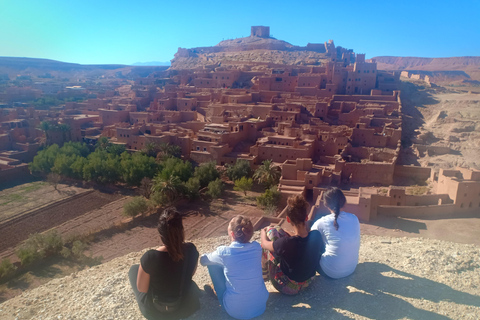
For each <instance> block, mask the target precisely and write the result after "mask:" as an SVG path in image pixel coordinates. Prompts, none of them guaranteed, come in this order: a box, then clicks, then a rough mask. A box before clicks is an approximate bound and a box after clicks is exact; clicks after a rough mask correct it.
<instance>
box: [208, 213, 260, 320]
mask: <svg viewBox="0 0 480 320" xmlns="http://www.w3.org/2000/svg"><path fill="white" fill-rule="evenodd" d="M228 235H229V236H230V239H231V241H232V243H231V244H230V245H229V246H220V247H218V248H217V250H215V251H213V252H211V253H208V254H204V255H202V256H201V257H200V264H201V265H202V266H207V268H208V272H209V273H210V277H211V279H212V283H213V287H214V289H215V291H213V289H212V288H211V286H209V285H206V286H205V287H204V289H205V291H206V292H207V293H208V292H210V293H211V294H216V296H217V298H218V301H219V302H220V305H221V306H222V308H223V309H224V310H225V311H226V312H227V313H228V314H229V315H230V316H232V317H233V318H236V319H251V318H254V317H257V316H259V315H261V314H263V312H265V309H266V305H267V299H268V291H267V288H266V287H265V283H264V282H263V278H262V268H261V259H262V248H261V247H260V245H259V244H258V242H256V241H252V242H250V239H251V238H252V235H253V225H252V222H251V221H250V219H248V218H246V217H244V216H236V217H234V218H233V219H232V220H231V221H230V223H229V225H228Z"/></svg>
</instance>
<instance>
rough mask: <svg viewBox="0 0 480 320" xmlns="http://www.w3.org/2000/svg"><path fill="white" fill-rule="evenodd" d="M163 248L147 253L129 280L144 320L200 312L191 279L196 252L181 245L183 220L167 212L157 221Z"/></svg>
mask: <svg viewBox="0 0 480 320" xmlns="http://www.w3.org/2000/svg"><path fill="white" fill-rule="evenodd" d="M158 233H159V234H160V239H161V240H162V242H163V246H161V247H158V248H157V249H155V250H148V251H147V252H145V254H144V255H143V256H142V258H141V259H140V265H138V264H137V265H134V266H132V267H131V268H130V271H129V273H128V276H129V278H130V284H131V286H132V289H133V292H134V293H135V298H136V300H137V303H138V306H139V308H140V311H141V312H142V314H143V315H144V316H145V317H146V318H147V319H179V318H185V317H188V316H189V315H191V314H193V313H194V312H195V311H196V310H198V309H199V308H200V303H199V300H198V292H199V289H198V287H197V285H196V284H195V282H193V281H192V276H193V274H194V273H195V270H196V268H197V261H198V251H197V248H196V247H195V245H194V244H193V243H188V242H187V243H186V242H184V238H185V236H184V231H183V224H182V217H181V216H180V214H179V213H178V212H177V211H175V210H173V209H166V210H164V211H163V213H162V214H161V216H160V219H159V221H158Z"/></svg>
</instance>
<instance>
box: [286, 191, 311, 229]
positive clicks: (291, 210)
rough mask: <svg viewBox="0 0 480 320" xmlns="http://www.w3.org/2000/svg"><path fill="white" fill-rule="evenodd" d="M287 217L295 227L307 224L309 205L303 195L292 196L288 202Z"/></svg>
mask: <svg viewBox="0 0 480 320" xmlns="http://www.w3.org/2000/svg"><path fill="white" fill-rule="evenodd" d="M287 205H288V206H287V217H289V218H290V221H292V224H293V225H295V226H298V225H301V224H302V223H305V220H306V218H307V209H308V203H307V201H305V198H304V197H303V196H302V195H294V196H290V197H289V198H288V200H287Z"/></svg>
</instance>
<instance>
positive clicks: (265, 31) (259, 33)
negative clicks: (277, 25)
mask: <svg viewBox="0 0 480 320" xmlns="http://www.w3.org/2000/svg"><path fill="white" fill-rule="evenodd" d="M250 37H260V38H270V27H264V26H252V29H251V33H250Z"/></svg>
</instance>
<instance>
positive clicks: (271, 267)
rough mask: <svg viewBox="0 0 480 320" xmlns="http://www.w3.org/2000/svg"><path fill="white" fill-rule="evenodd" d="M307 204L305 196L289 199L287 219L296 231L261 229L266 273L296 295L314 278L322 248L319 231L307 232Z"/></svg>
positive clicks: (282, 290) (282, 287) (288, 291)
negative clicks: (290, 232)
mask: <svg viewBox="0 0 480 320" xmlns="http://www.w3.org/2000/svg"><path fill="white" fill-rule="evenodd" d="M307 208H308V203H307V202H306V201H305V199H304V198H303V196H300V195H297V196H291V197H290V198H288V206H287V222H288V223H290V224H291V225H292V226H293V230H294V232H293V233H292V234H289V233H287V232H286V231H285V230H283V229H282V228H280V227H279V226H276V227H267V228H265V229H262V231H261V240H262V242H261V245H262V248H263V249H264V254H263V259H262V266H263V271H264V275H265V276H266V277H267V278H268V279H270V281H271V282H272V285H273V286H274V287H275V289H277V290H278V291H280V292H281V293H284V294H289V295H294V294H297V293H298V292H300V291H301V290H302V289H304V288H306V287H308V286H309V285H310V283H311V282H312V281H313V279H314V277H315V273H316V268H317V266H318V260H320V255H321V251H322V248H323V243H322V237H321V235H320V233H319V232H318V231H310V232H309V231H308V229H307V226H306V225H305V222H306V220H307V218H308V215H307Z"/></svg>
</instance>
